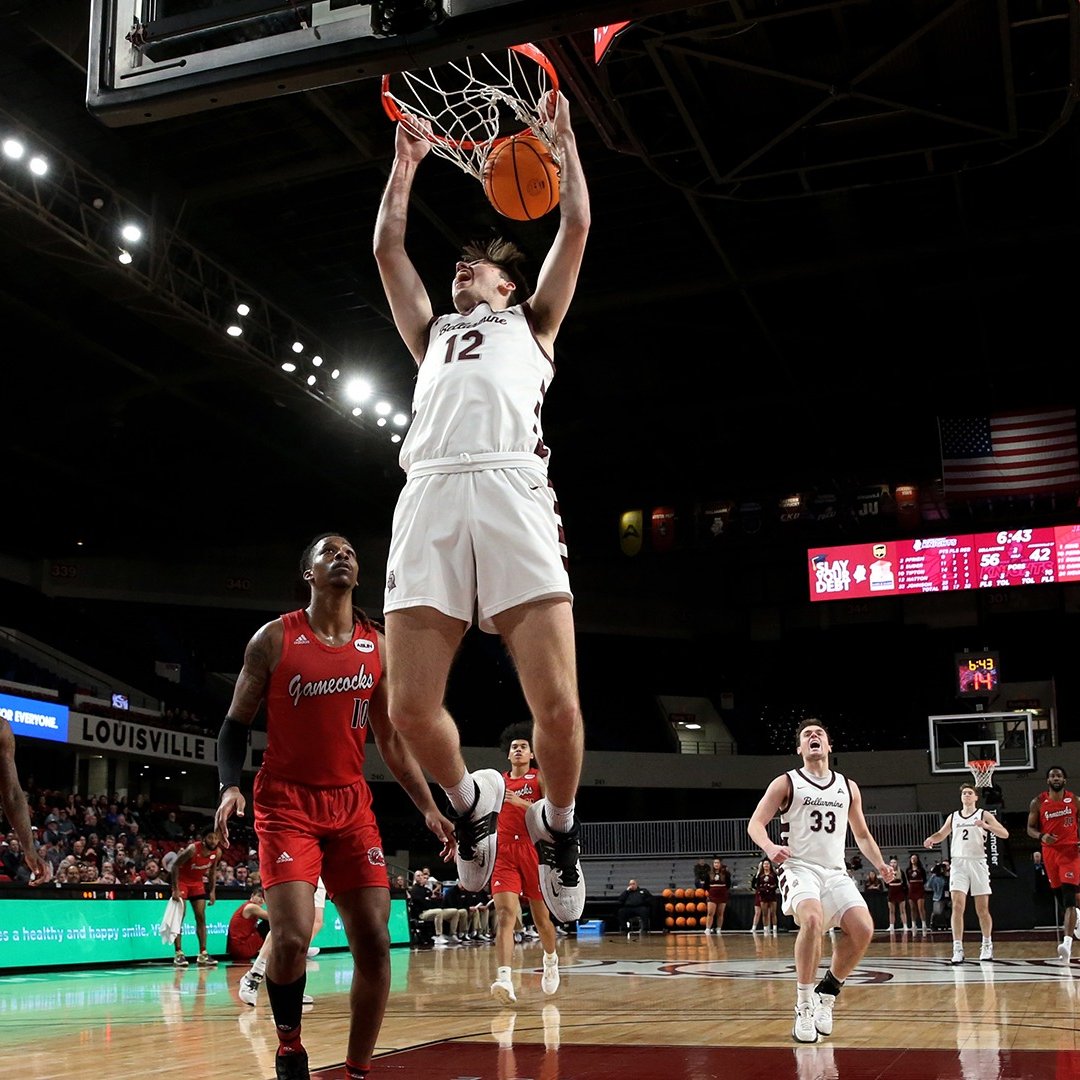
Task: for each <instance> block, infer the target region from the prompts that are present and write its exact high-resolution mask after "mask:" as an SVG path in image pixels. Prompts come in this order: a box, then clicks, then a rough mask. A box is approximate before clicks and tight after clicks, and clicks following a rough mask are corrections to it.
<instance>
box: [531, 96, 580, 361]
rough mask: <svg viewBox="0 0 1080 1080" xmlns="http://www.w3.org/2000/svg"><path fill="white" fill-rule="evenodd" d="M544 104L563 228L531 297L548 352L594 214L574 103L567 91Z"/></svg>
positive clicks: (538, 333) (573, 286) (566, 305)
mask: <svg viewBox="0 0 1080 1080" xmlns="http://www.w3.org/2000/svg"><path fill="white" fill-rule="evenodd" d="M541 107H542V108H543V109H545V110H546V112H547V115H548V117H549V118H550V119H552V120H554V123H555V148H556V151H557V153H558V156H559V229H558V232H557V233H556V234H555V241H554V243H552V245H551V249H550V250H549V251H548V253H547V257H546V258H545V259H544V265H543V266H542V267H541V268H540V274H539V277H538V278H537V282H536V292H535V293H533V295H532V297H531V298H530V300H529V306H530V308H531V309H532V313H533V326H534V329H535V331H536V336H537V338H538V339H539V341H540V343H541V345H543V346H544V348H545V349H547V350H548V351H549V352H550V351H551V348H552V345H553V344H554V341H555V336H556V335H557V334H558V332H559V327H560V326H562V321H563V319H564V318H565V317H566V312H567V311H568V310H569V308H570V301H571V300H573V298H574V290H575V289H576V288H577V280H578V272H579V271H580V269H581V260H582V258H583V257H584V255H585V241H586V240H587V239H588V236H589V226H590V224H591V223H592V214H591V211H590V209H589V189H588V187H587V186H586V184H585V173H584V172H583V171H582V168H581V158H580V157H579V156H578V149H577V138H576V136H575V135H574V130H573V127H572V126H571V124H570V104H569V102H568V101H567V100H566V98H565V96H564V95H563V94H561V93H559V92H558V91H554V90H553V91H552V92H551V94H549V95H548V97H547V98H546V99H545V100H544V102H543V103H542V106H541Z"/></svg>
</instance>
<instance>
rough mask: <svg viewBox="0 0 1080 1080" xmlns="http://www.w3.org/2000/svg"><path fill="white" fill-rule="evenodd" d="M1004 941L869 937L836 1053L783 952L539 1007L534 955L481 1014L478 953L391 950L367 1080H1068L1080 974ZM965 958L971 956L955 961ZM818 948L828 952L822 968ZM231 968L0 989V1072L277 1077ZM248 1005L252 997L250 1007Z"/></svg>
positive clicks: (672, 948)
mask: <svg viewBox="0 0 1080 1080" xmlns="http://www.w3.org/2000/svg"><path fill="white" fill-rule="evenodd" d="M1031 937H1032V935H1027V936H1026V938H1027V939H1026V940H1017V939H1015V938H1013V937H1012V936H1010V935H1001V936H999V937H998V939H997V941H996V955H997V959H996V960H995V961H994V962H993V963H978V962H976V961H974V960H971V959H969V960H968V962H967V963H965V964H964V965H963V966H961V967H953V966H952V965H951V964H950V963H949V958H950V943H949V940H948V938H947V936H946V935H942V934H938V935H930V936H923V935H914V937H913V936H912V935H911V934H907V935H903V934H895V935H885V934H878V936H877V937H876V938H875V941H874V943H873V944H872V945H871V947H870V949H869V951H868V953H867V955H866V957H865V959H864V961H863V963H862V964H861V965H860V967H859V969H858V970H857V971H856V973H855V974H854V975H853V976H852V977H851V978H850V979H849V980H848V983H847V985H846V986H845V988H844V992H843V994H842V996H841V997H840V999H839V1001H838V1003H837V1008H836V1014H835V1015H836V1023H835V1030H834V1034H833V1035H832V1036H831V1037H830V1038H828V1039H823V1040H822V1041H821V1042H820V1043H818V1044H815V1045H800V1044H796V1043H794V1042H793V1040H792V1038H791V1021H792V1009H793V1005H794V999H795V985H794V969H793V966H792V946H793V943H794V936H793V935H790V934H781V935H780V936H779V937H775V938H773V937H762V936H761V935H750V934H747V933H735V934H726V935H723V936H721V937H718V938H717V937H709V938H706V937H705V936H703V935H701V934H678V935H675V934H672V935H666V936H665V935H661V934H652V935H648V936H644V937H639V936H635V937H632V938H630V939H627V938H625V937H613V936H611V935H608V936H606V937H602V938H591V939H585V938H582V939H580V940H579V939H575V938H572V937H571V938H565V939H561V941H560V946H559V949H560V953H561V965H562V972H563V981H562V986H561V987H560V989H559V992H558V993H557V994H555V995H554V996H552V997H545V996H544V995H543V993H542V992H541V990H540V959H541V950H540V946H539V944H538V943H527V944H526V945H524V946H519V947H518V948H517V949H516V950H515V954H516V955H515V976H514V978H515V983H516V984H517V985H518V1004H517V1006H516V1007H515V1008H513V1009H506V1008H502V1007H500V1006H498V1005H496V1004H495V1003H494V1002H493V1001H492V1000H491V998H490V996H489V991H488V987H489V985H490V983H491V981H492V979H493V978H494V959H495V958H494V951H493V949H492V948H491V946H489V945H468V946H459V947H444V948H438V949H434V950H430V949H429V950H425V951H411V950H406V949H395V950H393V955H392V962H393V989H392V992H391V997H390V1005H389V1009H388V1011H387V1016H386V1021H385V1023H384V1024H383V1029H382V1037H381V1039H380V1045H379V1051H378V1057H377V1060H376V1068H375V1070H374V1072H373V1080H375V1078H376V1077H380V1076H386V1077H395V1078H396V1077H423V1078H424V1080H528V1078H536V1080H590V1078H594V1077H595V1078H601V1077H603V1078H604V1080H611V1077H612V1073H613V1072H616V1071H617V1072H620V1073H624V1074H625V1075H626V1076H628V1077H634V1078H641V1077H646V1078H656V1080H676V1078H682V1077H688V1078H692V1080H709V1078H712V1077H718V1078H719V1077H722V1078H723V1080H755V1078H758V1077H760V1078H762V1080H764V1078H766V1077H768V1078H769V1080H789V1078H790V1080H833V1078H835V1080H869V1078H871V1077H874V1078H878V1080H898V1078H904V1080H928V1078H946V1080H953V1078H955V1080H1006V1078H1008V1080H1025V1078H1030V1080H1064V1078H1065V1077H1070V1078H1075V1077H1078V1076H1080V961H1078V962H1075V963H1074V964H1072V965H1069V966H1066V965H1063V964H1062V963H1061V961H1060V960H1058V959H1057V957H1056V955H1055V952H1054V945H1055V942H1054V940H1052V939H1051V938H1050V937H1049V936H1047V937H1045V938H1044V939H1043V940H1031ZM967 949H968V954H969V956H974V955H976V953H977V951H978V945H977V942H976V941H974V940H969V941H968V942H967ZM827 952H828V944H826V953H827ZM308 966H309V972H308V984H307V985H308V991H309V993H311V994H312V995H313V996H314V997H315V1004H314V1006H312V1007H310V1008H309V1009H307V1010H306V1011H305V1017H304V1041H305V1044H306V1045H307V1047H308V1051H309V1054H310V1059H311V1065H312V1075H313V1076H318V1077H320V1078H322V1080H328V1078H332V1077H340V1076H341V1075H342V1072H341V1070H340V1064H341V1062H342V1061H343V1060H344V1056H345V1033H346V1028H347V1024H348V991H349V985H350V981H351V975H352V967H351V962H350V960H349V957H348V955H347V954H344V953H336V952H335V953H331V954H329V955H327V954H323V955H320V956H319V957H318V958H317V959H316V960H313V961H310V962H309V965H308ZM244 970H245V968H244V967H240V966H234V965H226V964H222V965H221V966H219V967H217V968H215V969H211V970H201V969H197V968H196V967H194V966H192V967H190V968H188V969H186V970H174V969H173V968H172V967H171V966H169V967H166V966H165V965H164V964H161V965H147V966H141V967H135V968H111V969H92V970H85V971H67V972H52V973H42V974H33V975H29V974H28V975H6V976H4V977H2V978H0V1053H2V1054H3V1058H4V1060H5V1062H6V1063H7V1068H8V1070H9V1071H10V1073H11V1075H12V1076H17V1077H20V1078H23V1077H30V1078H33V1080H46V1078H48V1080H73V1078H75V1077H79V1078H83V1077H86V1076H109V1077H111V1078H120V1080H126V1078H128V1077H142V1076H146V1075H154V1076H156V1077H162V1078H166V1080H169V1078H175V1080H180V1078H184V1080H200V1078H202V1077H214V1076H218V1075H221V1076H225V1077H229V1078H234V1077H235V1078H252V1080H267V1078H269V1077H272V1076H273V1075H274V1064H273V1054H274V1051H275V1048H276V1036H275V1032H274V1026H273V1021H272V1020H271V1018H270V1012H269V1008H268V1006H267V1004H266V1001H265V997H264V999H263V1000H261V1001H260V1002H259V1004H258V1005H257V1006H256V1007H255V1008H251V1007H248V1006H245V1005H243V1004H241V1003H240V1001H239V999H238V997H237V993H236V991H237V986H238V983H239V980H240V977H241V975H242V974H243V973H244ZM263 995H265V991H263Z"/></svg>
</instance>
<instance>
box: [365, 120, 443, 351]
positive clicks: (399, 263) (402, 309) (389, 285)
mask: <svg viewBox="0 0 1080 1080" xmlns="http://www.w3.org/2000/svg"><path fill="white" fill-rule="evenodd" d="M410 123H413V124H416V125H418V126H419V125H420V124H421V123H422V122H421V121H418V120H415V119H413V118H411V117H408V118H406V119H405V120H402V121H401V122H399V123H398V125H397V134H396V136H395V140H394V163H393V165H391V166H390V179H389V180H388V181H387V183H386V188H385V189H384V191H383V196H382V201H381V202H380V203H379V214H378V217H377V218H376V219H375V241H374V251H375V261H376V262H377V263H378V264H379V276H380V277H381V278H382V283H383V291H384V292H385V293H386V299H387V300H389V302H390V312H391V314H392V315H393V317H394V325H395V326H396V327H397V330H398V333H399V334H400V335H401V340H402V341H404V342H405V345H406V347H407V348H408V350H409V352H410V353H411V354H412V358H413V359H414V360H415V361H416V363H417V364H418V365H419V364H420V362H421V361H422V360H423V359H424V350H425V347H426V345H427V330H428V325H429V324H430V323H431V317H432V309H431V300H430V298H429V297H428V294H427V289H425V288H424V283H423V282H422V281H421V280H420V275H419V274H418V273H417V272H416V267H415V266H414V265H413V262H412V259H410V258H409V256H408V253H407V252H406V250H405V226H406V223H407V221H408V215H409V196H410V194H411V193H412V185H413V179H414V178H415V176H416V169H417V167H418V166H419V164H420V162H421V161H423V159H424V158H425V157H426V156H427V153H428V151H430V149H431V144H430V143H429V142H427V140H426V139H422V138H420V137H419V136H417V135H414V134H413V133H412V131H411V130H410V128H409V126H408V125H409V124H410Z"/></svg>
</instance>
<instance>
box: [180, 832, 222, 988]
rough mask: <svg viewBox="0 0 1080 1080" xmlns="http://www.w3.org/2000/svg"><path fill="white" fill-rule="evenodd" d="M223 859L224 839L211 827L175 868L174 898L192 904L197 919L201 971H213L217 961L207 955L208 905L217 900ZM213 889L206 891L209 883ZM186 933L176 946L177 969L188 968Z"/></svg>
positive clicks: (181, 856) (191, 845) (196, 928)
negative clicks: (218, 878)
mask: <svg viewBox="0 0 1080 1080" xmlns="http://www.w3.org/2000/svg"><path fill="white" fill-rule="evenodd" d="M220 859H221V839H220V837H219V836H218V833H217V829H216V828H215V827H214V826H213V825H210V826H209V827H208V828H206V829H203V833H202V836H201V837H200V838H199V839H198V840H196V841H195V843H194V844H188V846H187V847H186V848H184V850H183V851H181V852H180V854H179V855H177V857H176V861H175V862H174V863H173V864H172V898H173V899H174V900H186V901H188V902H190V904H191V913H192V914H193V915H194V916H195V936H196V937H197V938H198V939H199V957H198V959H197V960H196V961H195V963H197V964H198V965H199V966H200V967H214V965H215V964H217V961H216V960H215V959H214V958H213V957H212V956H211V955H210V954H209V953H208V952H207V951H206V905H207V903H210V904H211V905H213V903H214V901H215V900H216V899H217V894H216V891H215V890H216V885H217V868H218V862H219V860H220ZM207 881H209V884H210V888H209V889H207V887H206V882H207ZM183 938H184V931H183V930H181V931H180V933H179V934H177V935H176V938H175V940H174V942H173V944H174V945H175V946H176V955H175V956H174V957H173V963H174V964H175V965H176V966H177V967H187V966H188V962H187V957H186V956H185V955H184V942H183Z"/></svg>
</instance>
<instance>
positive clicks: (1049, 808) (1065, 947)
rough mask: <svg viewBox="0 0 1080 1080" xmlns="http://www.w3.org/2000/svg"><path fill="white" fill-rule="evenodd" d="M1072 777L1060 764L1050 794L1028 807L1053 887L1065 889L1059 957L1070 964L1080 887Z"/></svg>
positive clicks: (1049, 780) (1031, 831) (1050, 777)
mask: <svg viewBox="0 0 1080 1080" xmlns="http://www.w3.org/2000/svg"><path fill="white" fill-rule="evenodd" d="M1068 776H1069V774H1068V773H1067V772H1066V771H1065V770H1064V769H1063V768H1061V766H1060V765H1054V766H1052V767H1051V768H1049V769H1047V771H1046V787H1047V790H1046V791H1042V792H1040V793H1039V794H1038V795H1036V796H1035V798H1034V799H1032V800H1031V805H1030V806H1029V807H1028V823H1027V831H1028V836H1030V837H1031V838H1032V839H1033V840H1038V841H1039V843H1040V844H1042V857H1043V864H1044V865H1045V866H1046V876H1047V878H1048V879H1049V881H1050V888H1052V889H1060V890H1061V903H1062V906H1063V907H1064V908H1065V936H1064V938H1063V940H1062V942H1061V944H1060V945H1059V946H1058V949H1057V951H1058V956H1060V957H1061V959H1062V960H1063V961H1064V962H1065V963H1066V964H1067V963H1069V960H1070V957H1071V956H1072V944H1073V937H1074V936H1075V932H1076V889H1077V886H1078V885H1080V846H1078V845H1080V834H1078V833H1077V820H1076V796H1075V795H1074V794H1073V793H1072V792H1071V791H1066V790H1065V781H1066V780H1067V779H1068Z"/></svg>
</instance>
